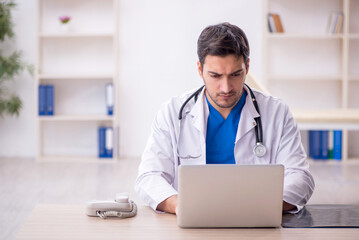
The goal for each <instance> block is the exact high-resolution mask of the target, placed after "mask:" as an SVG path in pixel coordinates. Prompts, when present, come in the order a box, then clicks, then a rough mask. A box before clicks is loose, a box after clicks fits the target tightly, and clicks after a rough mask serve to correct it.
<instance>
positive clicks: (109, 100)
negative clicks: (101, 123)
mask: <svg viewBox="0 0 359 240" xmlns="http://www.w3.org/2000/svg"><path fill="white" fill-rule="evenodd" d="M113 102H114V89H113V84H112V83H109V84H106V107H107V115H113Z"/></svg>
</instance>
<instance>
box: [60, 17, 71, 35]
mask: <svg viewBox="0 0 359 240" xmlns="http://www.w3.org/2000/svg"><path fill="white" fill-rule="evenodd" d="M59 20H60V27H61V31H63V32H67V31H68V30H69V23H70V20H71V17H70V16H68V15H63V16H60V17H59Z"/></svg>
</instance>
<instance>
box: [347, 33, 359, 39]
mask: <svg viewBox="0 0 359 240" xmlns="http://www.w3.org/2000/svg"><path fill="white" fill-rule="evenodd" d="M349 39H353V40H359V33H351V34H349Z"/></svg>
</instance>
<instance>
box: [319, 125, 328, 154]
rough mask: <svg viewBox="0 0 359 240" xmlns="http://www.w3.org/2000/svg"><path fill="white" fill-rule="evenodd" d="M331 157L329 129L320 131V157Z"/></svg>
mask: <svg viewBox="0 0 359 240" xmlns="http://www.w3.org/2000/svg"><path fill="white" fill-rule="evenodd" d="M328 158H329V131H320V159H328Z"/></svg>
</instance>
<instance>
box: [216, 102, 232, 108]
mask: <svg viewBox="0 0 359 240" xmlns="http://www.w3.org/2000/svg"><path fill="white" fill-rule="evenodd" d="M235 104H236V102H235V101H231V102H228V101H221V102H216V105H217V106H218V107H220V108H232V107H234V105H235Z"/></svg>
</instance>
